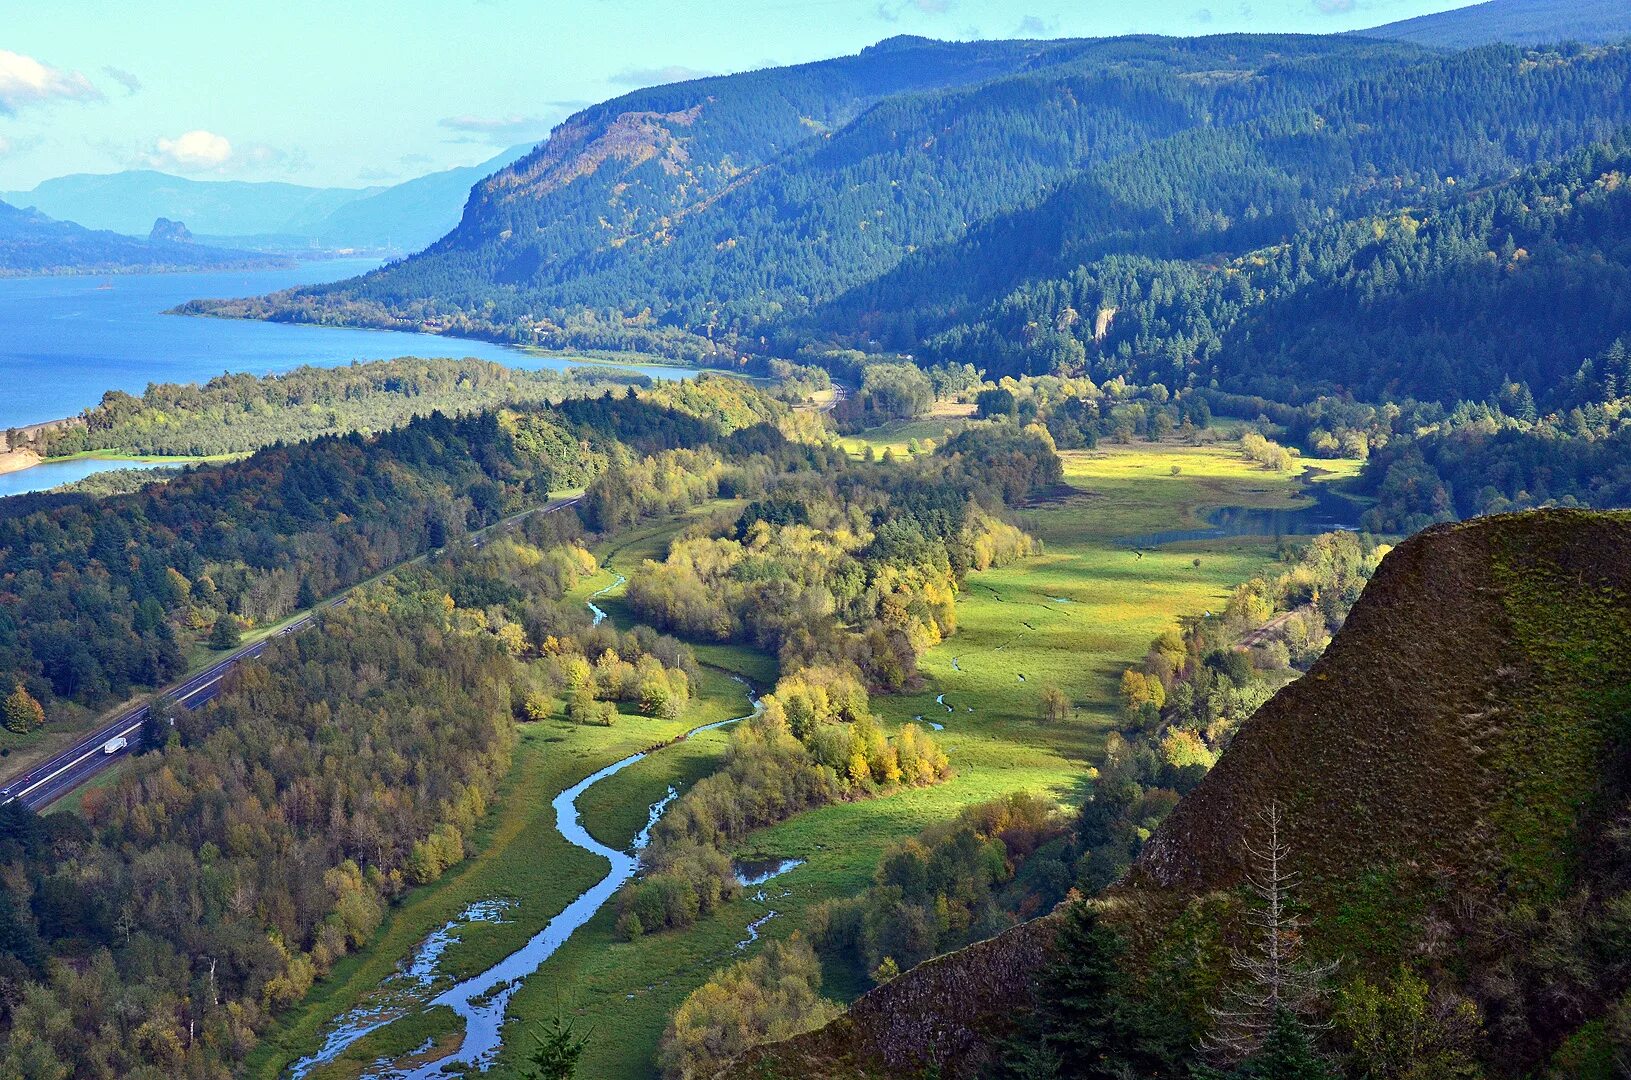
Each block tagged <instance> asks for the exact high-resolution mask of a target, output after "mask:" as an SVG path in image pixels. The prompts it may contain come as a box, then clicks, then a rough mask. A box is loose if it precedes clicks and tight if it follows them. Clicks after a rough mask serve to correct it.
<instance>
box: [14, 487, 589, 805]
mask: <svg viewBox="0 0 1631 1080" xmlns="http://www.w3.org/2000/svg"><path fill="white" fill-rule="evenodd" d="M582 499H583V496H582V495H576V496H573V497H571V498H567V499H556V500H553V501H552V502H548V503H545V504H544V505H543V506H538V507H534V508H533V509H531V510H524V511H522V512H521V513H519V514H512V515H511V516H509V517H507V518H505V519H504V520H502V521H499V522H495V523H494V524H492V525H489V526H487V527H486V528H485V529H480V530H478V531H476V532H473V533H471V534H470V537H469V539H470V542H471V544H473V545H474V546H476V547H480V546H481V545H482V544H483V543H485V542H486V540H487V538H488V536H489V535H491V534H492V533H493V531H494V530H497V529H503V528H505V527H507V526H510V525H513V524H515V523H516V522H518V521H520V520H522V519H523V518H527V517H530V516H532V515H533V514H539V513H542V514H553V513H555V512H556V511H558V510H564V509H565V508H566V507H568V506H576V505H577V504H578V503H579V502H581V501H582ZM424 557H425V556H423V555H419V556H415V557H414V558H412V559H409V560H407V561H406V562H403V563H400V564H398V565H397V566H395V567H392V568H391V570H389V571H386V573H392V572H394V571H396V570H400V569H402V567H404V566H411V565H412V564H414V563H416V562H419V561H420V560H422V559H424ZM360 587H361V586H354V587H353V588H360ZM351 591H352V590H350V589H348V590H346V591H345V592H344V593H341V594H340V595H339V596H337V597H335V598H334V599H332V600H329V601H326V602H325V603H322V604H319V605H318V606H317V607H315V608H313V609H311V610H310V611H308V612H307V613H306V614H304V615H302V616H301V617H300V618H298V619H296V620H294V621H293V622H291V623H290V624H289V625H288V626H285V627H284V628H283V629H281V630H279V631H278V632H277V634H275V635H273V637H269V638H263V639H262V640H260V641H257V642H255V643H254V644H253V645H246V646H244V647H243V648H241V649H239V650H237V651H236V652H233V653H231V654H229V655H227V656H225V657H223V658H222V659H220V660H218V661H216V662H215V663H214V664H211V665H210V666H209V667H208V668H205V669H204V670H203V671H200V672H198V673H197V674H196V675H191V676H188V677H187V678H186V679H185V680H183V681H181V682H179V683H176V684H175V685H173V686H169V687H166V688H165V689H164V690H163V691H161V692H162V693H168V694H170V695H171V696H172V697H174V698H175V700H176V702H177V703H178V704H180V705H181V706H182V707H183V708H186V709H196V708H198V707H199V706H200V705H203V704H206V703H208V702H210V701H212V700H214V698H215V696H216V695H217V694H219V693H220V692H221V680H223V679H225V678H226V677H227V674H228V673H229V672H231V671H232V669H233V668H235V667H237V666H238V665H239V664H241V663H243V662H244V661H245V660H252V659H254V658H255V657H257V656H259V655H260V654H261V653H263V652H265V651H266V646H267V645H268V644H270V643H271V642H272V640H273V638H276V637H282V636H284V635H285V634H292V633H294V632H295V631H297V630H304V629H305V628H306V627H308V626H310V625H312V623H314V622H315V621H316V620H317V616H318V613H319V612H321V611H323V610H324V609H326V608H336V607H340V606H342V605H343V604H345V602H346V600H347V599H349V598H350V594H351ZM154 696H157V695H154ZM147 709H148V706H147V704H146V703H145V702H144V703H143V704H141V705H136V706H133V707H132V708H129V709H126V710H125V711H123V712H121V713H120V714H119V715H117V716H115V717H113V718H112V719H111V720H108V721H107V722H105V723H103V724H102V725H101V726H100V727H98V728H97V729H96V730H95V731H92V732H91V733H90V734H88V735H85V736H84V737H82V738H81V739H80V740H79V741H78V742H76V743H74V745H73V746H71V747H69V748H68V749H66V750H64V751H62V752H61V753H59V754H57V755H56V756H55V757H53V758H51V759H50V760H48V761H43V762H40V763H39V764H37V765H35V766H34V767H33V768H32V769H30V770H29V771H28V772H26V773H21V774H18V775H14V776H11V777H8V778H7V779H6V780H5V782H4V783H3V784H0V804H4V803H9V802H11V801H13V800H19V801H21V802H22V803H23V804H24V805H25V806H27V807H28V808H29V809H31V810H41V809H43V808H45V807H46V806H49V805H50V804H51V803H53V802H55V801H56V800H57V799H60V798H62V797H63V796H64V795H66V794H68V793H69V792H71V791H73V790H74V789H75V788H77V787H79V786H80V785H81V784H83V783H85V782H86V781H87V780H89V779H90V778H91V777H93V776H95V775H96V774H97V773H99V772H101V771H102V770H104V769H106V768H108V767H109V766H110V765H112V764H113V763H114V762H116V761H118V760H119V759H121V758H123V757H126V756H128V755H129V754H131V753H133V752H135V750H136V749H137V748H138V739H137V736H138V735H139V733H140V731H141V726H142V721H143V720H145V719H146V718H147ZM118 738H124V739H126V740H128V744H127V745H126V746H124V747H123V748H121V749H119V750H116V751H114V752H113V753H107V752H105V751H104V750H103V747H105V746H106V745H107V744H108V743H109V742H111V741H112V740H114V739H118Z"/></svg>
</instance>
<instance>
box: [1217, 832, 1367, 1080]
mask: <svg viewBox="0 0 1631 1080" xmlns="http://www.w3.org/2000/svg"><path fill="white" fill-rule="evenodd" d="M1259 817H1260V819H1261V820H1262V822H1263V826H1264V829H1265V831H1266V832H1267V834H1268V836H1267V841H1266V842H1265V843H1262V844H1254V843H1252V842H1251V841H1247V843H1246V852H1247V854H1248V855H1249V856H1250V857H1251V860H1252V869H1251V870H1249V871H1248V872H1247V874H1246V885H1247V887H1248V888H1249V889H1251V891H1252V893H1253V894H1254V895H1255V896H1256V898H1257V903H1256V904H1254V905H1253V907H1252V910H1251V912H1250V913H1249V914H1248V915H1247V916H1246V921H1247V923H1248V924H1249V925H1250V926H1251V927H1252V928H1253V930H1255V931H1256V935H1255V936H1256V941H1254V942H1253V943H1252V945H1251V947H1250V948H1249V949H1246V950H1241V951H1237V952H1236V953H1235V955H1234V958H1233V964H1234V969H1235V971H1237V972H1238V973H1239V977H1238V978H1237V979H1235V980H1234V982H1233V983H1231V985H1230V986H1229V987H1228V989H1227V990H1226V991H1225V992H1224V999H1223V1001H1222V1003H1221V1004H1219V1005H1215V1006H1213V1007H1212V1008H1211V1009H1209V1010H1208V1011H1209V1012H1210V1013H1211V1016H1212V1030H1211V1032H1210V1033H1209V1034H1208V1035H1207V1037H1206V1039H1205V1040H1204V1041H1203V1042H1202V1043H1201V1052H1202V1054H1203V1055H1204V1056H1205V1057H1206V1058H1207V1059H1208V1060H1211V1061H1214V1062H1216V1063H1218V1064H1223V1065H1234V1064H1238V1063H1239V1062H1242V1061H1245V1060H1246V1059H1248V1058H1250V1057H1252V1056H1253V1055H1254V1054H1256V1053H1257V1052H1258V1050H1260V1049H1261V1048H1262V1046H1263V1040H1264V1039H1265V1038H1266V1037H1267V1035H1268V1032H1269V1029H1270V1027H1271V1026H1272V1025H1273V1023H1274V1019H1275V1016H1276V1014H1277V1013H1279V1011H1280V1010H1282V1009H1284V1010H1287V1011H1289V1012H1291V1013H1293V1014H1295V1015H1297V1016H1300V1017H1303V1018H1305V1019H1307V1018H1310V1017H1312V1016H1313V1015H1314V1014H1315V1011H1316V1008H1317V1006H1318V1004H1319V1000H1320V997H1321V996H1322V994H1323V992H1324V989H1325V983H1326V981H1327V980H1328V979H1329V978H1330V976H1331V973H1332V972H1333V971H1334V970H1335V969H1336V965H1335V964H1312V963H1309V962H1307V961H1305V960H1304V959H1302V957H1301V956H1300V955H1299V953H1300V947H1301V944H1302V922H1301V920H1300V919H1299V918H1298V916H1297V915H1296V914H1295V913H1294V912H1293V911H1292V910H1291V900H1292V896H1293V894H1294V893H1295V891H1296V888H1297V886H1298V884H1299V882H1300V878H1299V875H1298V874H1296V873H1295V872H1294V871H1293V870H1292V869H1291V863H1290V856H1291V848H1290V846H1289V845H1288V844H1287V843H1286V842H1285V841H1284V840H1283V839H1282V838H1281V835H1280V833H1281V825H1282V820H1283V818H1282V815H1281V812H1280V804H1279V803H1277V802H1276V803H1270V804H1269V807H1268V809H1266V810H1264V811H1262V812H1261V813H1260V814H1259Z"/></svg>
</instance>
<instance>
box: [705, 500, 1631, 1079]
mask: <svg viewBox="0 0 1631 1080" xmlns="http://www.w3.org/2000/svg"><path fill="white" fill-rule="evenodd" d="M1628 631H1631V515H1628V514H1601V513H1599V514H1591V513H1583V512H1573V511H1547V512H1537V513H1532V514H1525V515H1514V516H1509V517H1503V518H1494V519H1484V520H1480V521H1477V522H1472V523H1468V524H1464V525H1456V526H1445V527H1440V528H1436V529H1432V530H1429V531H1427V532H1425V533H1423V534H1420V535H1418V536H1417V537H1414V538H1412V539H1411V540H1410V541H1408V542H1407V543H1405V544H1403V545H1401V546H1400V547H1399V548H1398V549H1396V550H1395V551H1394V552H1393V553H1392V554H1391V555H1389V556H1388V558H1387V559H1386V560H1384V562H1383V564H1382V567H1381V568H1380V570H1379V571H1378V572H1377V574H1376V576H1375V578H1374V579H1373V581H1372V583H1371V585H1370V586H1369V588H1368V589H1367V590H1366V592H1365V594H1364V596H1363V597H1362V598H1361V600H1360V602H1359V604H1358V605H1357V606H1356V607H1355V608H1354V610H1353V612H1352V614H1351V615H1350V616H1349V619H1348V622H1347V624H1346V626H1345V627H1344V629H1343V630H1342V632H1341V633H1340V634H1339V635H1338V636H1337V638H1336V640H1335V641H1334V642H1333V644H1332V646H1331V648H1330V649H1329V650H1328V651H1327V653H1326V655H1325V656H1324V658H1323V659H1321V660H1320V661H1319V662H1318V663H1317V664H1316V665H1315V666H1314V668H1313V669H1312V671H1310V672H1309V674H1308V675H1307V676H1305V677H1304V678H1302V679H1301V680H1299V681H1298V682H1296V683H1294V684H1292V685H1291V686H1289V687H1287V688H1286V689H1285V690H1283V691H1282V692H1281V693H1280V694H1279V695H1277V696H1276V697H1275V698H1274V699H1273V700H1272V701H1270V703H1269V704H1268V705H1266V706H1264V707H1263V708H1262V709H1261V710H1260V711H1259V712H1258V713H1257V715H1256V716H1255V717H1254V718H1253V719H1252V720H1251V721H1250V722H1249V723H1248V724H1247V725H1246V726H1245V727H1244V728H1243V729H1242V730H1241V732H1240V734H1239V735H1238V736H1237V738H1236V739H1235V742H1234V743H1233V745H1232V746H1231V747H1230V749H1229V750H1228V751H1227V752H1226V753H1225V755H1224V757H1223V759H1222V760H1221V761H1220V762H1219V764H1218V765H1217V767H1216V768H1215V769H1213V771H1212V772H1211V773H1210V774H1209V775H1208V777H1207V778H1206V779H1205V780H1204V781H1203V782H1202V783H1201V785H1200V786H1199V787H1198V788H1197V789H1196V790H1195V791H1194V792H1193V793H1191V795H1190V796H1188V797H1187V798H1186V799H1185V800H1184V801H1183V802H1182V803H1180V804H1179V806H1178V808H1177V809H1176V810H1175V811H1174V812H1173V814H1172V815H1171V816H1170V817H1169V818H1168V819H1167V820H1166V822H1165V823H1164V824H1163V825H1162V826H1161V828H1160V829H1159V830H1158V831H1157V832H1156V834H1155V835H1154V837H1153V838H1152V839H1151V841H1150V843H1149V844H1148V845H1147V847H1146V848H1145V850H1144V853H1143V854H1142V856H1141V857H1140V859H1139V861H1138V862H1137V863H1136V864H1135V866H1134V868H1133V870H1132V872H1131V873H1130V874H1129V875H1128V877H1127V878H1126V879H1125V880H1124V881H1122V882H1121V883H1120V884H1118V885H1116V886H1114V887H1113V888H1112V889H1111V890H1110V893H1109V894H1108V897H1107V901H1108V907H1107V910H1108V912H1109V914H1110V917H1111V918H1112V919H1113V920H1114V921H1115V922H1116V924H1117V925H1118V926H1119V927H1120V928H1121V930H1122V932H1123V934H1124V936H1125V938H1126V940H1127V941H1128V942H1129V943H1130V945H1131V948H1132V958H1131V960H1130V968H1131V969H1132V971H1133V972H1134V973H1135V975H1136V977H1137V978H1138V979H1139V984H1138V985H1139V987H1140V991H1141V994H1142V995H1143V996H1144V998H1145V999H1146V1000H1148V1001H1151V1002H1155V1003H1158V1004H1159V1005H1161V1006H1164V1007H1166V1008H1167V1009H1169V1010H1171V1011H1172V1012H1173V1013H1174V1014H1175V1015H1188V1016H1189V1017H1190V1018H1191V1020H1194V1019H1195V1018H1196V1016H1197V1013H1196V1009H1197V1007H1198V1005H1199V1004H1203V1003H1204V1002H1205V1001H1207V1000H1208V999H1209V998H1215V990H1216V987H1217V985H1218V981H1219V980H1220V979H1226V978H1227V977H1228V959H1227V957H1228V946H1229V944H1230V943H1231V942H1237V941H1239V940H1240V937H1241V933H1242V930H1243V927H1242V918H1243V914H1244V910H1245V904H1244V901H1243V894H1242V891H1241V887H1242V883H1243V880H1244V875H1245V872H1246V870H1247V869H1248V861H1249V860H1248V855H1247V844H1248V842H1256V843H1261V839H1262V838H1261V837H1260V836H1259V835H1258V832H1259V831H1260V826H1259V824H1258V821H1259V817H1258V812H1259V811H1260V810H1261V809H1263V808H1265V807H1266V806H1268V805H1271V804H1278V805H1279V806H1280V807H1281V809H1282V810H1283V811H1284V813H1285V815H1286V827H1287V829H1288V831H1289V843H1290V847H1291V852H1292V860H1293V862H1294V865H1295V869H1296V870H1297V871H1299V872H1300V873H1301V874H1302V877H1303V881H1304V883H1305V884H1304V885H1303V887H1302V889H1301V891H1300V892H1299V893H1298V896H1297V899H1298V902H1299V905H1300V906H1301V907H1302V908H1303V909H1304V910H1305V912H1306V916H1307V918H1308V928H1307V930H1306V933H1305V937H1304V945H1305V948H1306V949H1307V950H1308V952H1309V953H1310V954H1311V955H1313V956H1315V957H1318V958H1321V959H1329V960H1333V961H1340V964H1341V966H1340V968H1339V969H1338V972H1339V973H1338V974H1337V975H1336V976H1335V981H1336V982H1337V983H1338V984H1339V985H1352V984H1353V983H1354V980H1356V979H1357V978H1359V977H1367V978H1369V979H1372V980H1375V981H1376V982H1378V983H1385V982H1386V980H1387V979H1389V978H1391V977H1392V976H1394V975H1395V974H1396V973H1397V972H1399V971H1400V970H1401V969H1405V970H1410V971H1413V972H1414V973H1416V974H1418V975H1420V976H1421V977H1423V978H1425V979H1426V980H1427V981H1428V982H1429V983H1430V984H1431V985H1432V986H1433V987H1434V990H1433V993H1434V1000H1435V1001H1468V1002H1472V1003H1474V1004H1475V1005H1476V1007H1477V1010H1478V1013H1477V1015H1478V1016H1479V1017H1481V1027H1480V1029H1479V1030H1478V1032H1477V1042H1476V1052H1477V1056H1479V1057H1480V1058H1482V1059H1483V1061H1484V1064H1485V1067H1486V1068H1487V1070H1488V1072H1489V1074H1490V1075H1498V1076H1518V1075H1531V1074H1534V1073H1536V1072H1537V1071H1541V1070H1545V1069H1547V1068H1548V1062H1549V1063H1550V1066H1549V1067H1550V1068H1551V1069H1552V1070H1553V1071H1551V1072H1548V1073H1546V1075H1556V1076H1569V1077H1582V1076H1583V1077H1596V1076H1602V1077H1605V1078H1606V1077H1608V1076H1611V1075H1614V1074H1613V1072H1612V1069H1613V1067H1614V1066H1613V1064H1612V1051H1611V1050H1610V1049H1609V1040H1610V1038H1611V1035H1610V1033H1609V1030H1608V1029H1607V1027H1606V1026H1605V1024H1604V1023H1603V1019H1602V1018H1603V1017H1604V1015H1605V1014H1607V1013H1610V1012H1613V1011H1614V1010H1619V1012H1621V1013H1623V1011H1624V1006H1625V1001H1624V998H1623V996H1622V995H1624V994H1625V993H1626V992H1627V987H1628V985H1631V971H1628V970H1627V967H1626V964H1625V962H1624V959H1625V953H1624V951H1623V948H1622V946H1623V940H1624V925H1623V911H1624V908H1625V906H1626V903H1627V886H1628V881H1631V874H1628V871H1631V852H1628V851H1627V850H1626V845H1625V842H1624V829H1625V825H1626V822H1627V813H1628V809H1631V808H1628V805H1627V798H1628V795H1631V790H1628V785H1627V779H1626V778H1627V772H1626V764H1627V755H1628V754H1631V724H1628V721H1627V715H1628V712H1627V706H1628V704H1631V694H1628V690H1627V687H1628V686H1631V633H1628ZM1051 934H1052V920H1051V919H1045V920H1040V921H1038V922H1035V923H1031V924H1027V925H1025V926H1023V927H1020V928H1018V929H1016V930H1013V931H1010V932H1009V933H1008V934H1006V935H1004V936H1003V937H1000V938H998V939H995V940H993V941H992V942H988V943H986V944H984V945H982V946H976V947H974V948H971V949H969V950H966V951H965V952H963V953H960V954H954V955H953V956H951V957H947V958H943V959H942V960H939V961H936V962H933V963H931V964H928V965H924V968H922V969H918V970H916V971H913V972H911V973H909V974H908V975H906V976H904V977H902V978H900V979H898V980H896V981H895V982H894V983H890V984H888V985H886V986H884V987H882V988H880V989H878V990H876V991H874V992H872V993H871V994H869V995H868V996H867V997H866V998H863V999H862V1001H861V1002H860V1003H859V1004H858V1005H857V1007H856V1009H855V1010H854V1011H853V1012H852V1013H851V1015H850V1016H849V1017H848V1018H846V1019H842V1020H840V1021H838V1022H836V1023H835V1024H834V1025H832V1026H831V1027H829V1028H827V1029H823V1030H822V1031H818V1032H815V1033H812V1034H811V1035H808V1036H804V1037H801V1038H800V1039H796V1040H793V1041H792V1042H790V1043H787V1044H782V1045H781V1046H779V1047H775V1048H771V1049H769V1050H767V1051H763V1052H760V1053H759V1054H757V1055H750V1056H749V1059H748V1060H747V1062H746V1063H744V1064H742V1065H741V1066H739V1067H738V1068H737V1069H736V1070H735V1072H734V1073H733V1074H732V1075H738V1076H743V1077H748V1076H752V1077H774V1076H793V1075H799V1076H806V1077H810V1076H821V1077H851V1076H882V1075H897V1076H906V1075H917V1072H916V1071H915V1070H917V1069H919V1068H921V1066H922V1064H923V1063H924V1062H925V1061H928V1060H934V1059H938V1060H941V1061H947V1060H951V1061H956V1062H959V1064H961V1065H967V1064H968V1063H970V1062H973V1061H975V1060H977V1059H978V1057H979V1055H980V1051H979V1047H980V1046H981V1045H982V1044H983V1043H984V1042H985V1041H986V1040H987V1038H988V1037H989V1034H990V1032H991V1031H993V1030H996V1029H1000V1028H1001V1027H1003V1026H1004V1025H1005V1024H1006V1023H1008V1022H1009V1021H1010V1020H1011V1017H1012V1012H1013V1010H1012V1003H1013V1001H1015V1000H1023V997H1022V995H1025V994H1028V993H1029V984H1030V980H1031V979H1032V977H1033V974H1034V966H1035V965H1036V963H1037V962H1038V960H1039V959H1040V958H1041V957H1042V956H1043V955H1044V954H1045V952H1046V950H1047V947H1048V946H1047V943H1048V941H1049V939H1050V938H1051ZM1615 942H1620V943H1621V944H1620V945H1616V944H1615ZM1617 1000H1618V1004H1616V1001H1617ZM1615 1015H1619V1013H1615ZM1199 1016H1200V1017H1201V1018H1202V1019H1203V1021H1204V1017H1205V1014H1204V1010H1201V1012H1200V1013H1199ZM922 1032H934V1034H933V1035H931V1036H924V1035H922V1034H921V1033H922ZM948 1055H950V1056H949V1057H948ZM953 1074H956V1075H961V1072H958V1071H956V1070H954V1072H953Z"/></svg>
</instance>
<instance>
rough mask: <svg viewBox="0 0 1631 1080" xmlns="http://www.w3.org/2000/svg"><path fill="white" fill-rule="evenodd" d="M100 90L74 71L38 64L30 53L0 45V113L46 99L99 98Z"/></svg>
mask: <svg viewBox="0 0 1631 1080" xmlns="http://www.w3.org/2000/svg"><path fill="white" fill-rule="evenodd" d="M101 99H102V91H100V90H98V89H97V88H96V87H95V86H93V85H91V81H90V80H89V79H87V78H86V77H85V76H84V75H82V74H80V73H79V72H77V71H64V70H63V69H61V68H54V67H52V66H51V65H49V64H42V63H40V62H39V61H38V60H36V59H34V58H33V57H32V56H24V55H23V54H22V53H14V52H10V51H8V50H6V49H0V113H3V114H5V115H7V116H10V115H12V114H14V113H16V111H17V110H18V109H20V108H22V107H24V106H25V105H39V104H43V103H45V102H48V101H100V100H101Z"/></svg>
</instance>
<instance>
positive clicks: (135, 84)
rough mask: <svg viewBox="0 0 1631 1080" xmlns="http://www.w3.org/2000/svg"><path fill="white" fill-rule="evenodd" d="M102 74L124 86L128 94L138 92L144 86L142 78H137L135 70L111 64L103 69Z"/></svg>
mask: <svg viewBox="0 0 1631 1080" xmlns="http://www.w3.org/2000/svg"><path fill="white" fill-rule="evenodd" d="M102 74H104V75H106V76H107V77H108V78H110V79H112V80H113V81H114V82H116V83H118V84H119V85H120V86H122V87H124V88H125V93H127V94H134V93H137V92H139V91H140V90H141V88H142V80H141V79H139V78H137V77H136V75H135V73H134V72H129V71H126V70H125V69H124V68H121V67H114V66H113V65H112V64H109V65H108V66H107V67H105V68H103V69H102Z"/></svg>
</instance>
